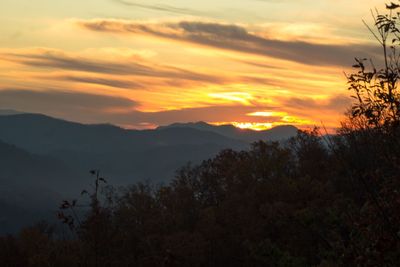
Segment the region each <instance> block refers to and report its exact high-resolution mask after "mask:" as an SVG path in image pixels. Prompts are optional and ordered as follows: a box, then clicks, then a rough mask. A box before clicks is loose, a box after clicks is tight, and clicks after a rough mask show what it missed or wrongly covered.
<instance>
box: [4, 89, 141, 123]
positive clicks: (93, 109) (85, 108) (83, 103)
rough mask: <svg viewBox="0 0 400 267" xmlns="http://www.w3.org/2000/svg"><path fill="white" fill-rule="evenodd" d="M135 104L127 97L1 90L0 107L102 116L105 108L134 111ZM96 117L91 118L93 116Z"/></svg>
mask: <svg viewBox="0 0 400 267" xmlns="http://www.w3.org/2000/svg"><path fill="white" fill-rule="evenodd" d="M137 105H138V103H137V102H135V101H132V100H130V99H127V98H121V97H113V96H105V95H96V94H87V93H80V92H67V91H50V90H45V91H34V90H25V89H19V88H18V89H2V90H0V108H1V109H15V110H19V111H25V112H37V113H44V114H51V115H57V116H63V117H66V118H70V117H73V118H75V119H76V120H79V116H82V117H85V116H87V115H88V114H92V116H93V115H94V114H97V115H96V116H97V117H101V114H102V113H103V112H104V110H106V109H112V108H118V109H133V108H135V107H136V106H137ZM96 116H93V118H94V117H96Z"/></svg>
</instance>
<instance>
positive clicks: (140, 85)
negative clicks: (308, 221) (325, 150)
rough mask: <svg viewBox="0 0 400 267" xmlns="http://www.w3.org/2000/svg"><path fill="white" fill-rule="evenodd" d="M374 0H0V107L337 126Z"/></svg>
mask: <svg viewBox="0 0 400 267" xmlns="http://www.w3.org/2000/svg"><path fill="white" fill-rule="evenodd" d="M384 3H385V2H384V1H382V0H380V1H378V0H318V1H315V0H313V1H311V0H218V1H215V0H213V1H211V0H202V1H197V0H193V1H187V0H186V1H184V0H164V1H159V0H84V1H82V0H34V1H32V0H1V2H0V109H14V110H19V111H26V112H38V113H44V114H48V115H51V116H55V117H59V118H65V119H68V120H73V121H79V122H84V123H113V124H117V125H120V126H122V127H127V128H140V129H143V128H154V127H156V126H158V125H166V124H170V123H173V122H189V121H206V122H209V123H215V124H221V123H234V124H235V125H237V126H240V127H250V128H254V129H262V128H269V127H272V126H276V125H283V124H292V125H296V126H298V127H300V128H307V127H313V126H314V125H317V126H320V125H321V123H323V124H324V125H325V126H326V127H327V128H334V127H336V126H338V125H339V122H340V120H341V119H342V118H343V113H344V112H345V111H346V108H347V107H349V105H350V98H349V92H348V91H347V89H346V79H345V76H344V74H343V72H349V71H351V70H350V68H349V67H350V66H351V65H352V64H353V60H354V57H378V55H379V49H377V47H376V46H375V43H374V42H373V40H372V38H371V36H370V34H369V33H368V30H367V29H366V28H365V26H364V25H363V24H362V19H365V20H367V21H371V17H370V14H369V12H370V8H375V7H377V8H379V9H381V10H383V8H384Z"/></svg>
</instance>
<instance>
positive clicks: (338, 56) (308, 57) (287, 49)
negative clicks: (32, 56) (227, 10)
mask: <svg viewBox="0 0 400 267" xmlns="http://www.w3.org/2000/svg"><path fill="white" fill-rule="evenodd" d="M79 24H80V25H81V26H82V27H84V28H86V29H89V30H92V31H98V32H110V33H120V34H142V35H151V36H154V37H158V38H164V39H169V40H174V41H180V42H187V43H192V44H197V45H202V46H208V47H212V48H217V49H224V50H231V51H236V52H241V53H250V54H256V55H261V56H267V57H273V58H277V59H283V60H289V61H294V62H297V63H302V64H307V65H321V66H346V67H347V66H349V65H350V64H351V63H352V61H353V58H354V57H355V56H359V57H377V55H379V52H378V48H377V47H375V46H372V45H368V44H359V45H339V44H318V43H311V42H304V41H284V40H275V39H271V38H268V37H265V36H261V35H258V34H256V33H252V32H250V31H249V30H247V29H246V28H244V27H242V26H238V25H231V24H221V23H209V22H196V21H181V22H178V23H158V24H145V23H138V22H129V21H117V20H94V21H82V22H80V23H79Z"/></svg>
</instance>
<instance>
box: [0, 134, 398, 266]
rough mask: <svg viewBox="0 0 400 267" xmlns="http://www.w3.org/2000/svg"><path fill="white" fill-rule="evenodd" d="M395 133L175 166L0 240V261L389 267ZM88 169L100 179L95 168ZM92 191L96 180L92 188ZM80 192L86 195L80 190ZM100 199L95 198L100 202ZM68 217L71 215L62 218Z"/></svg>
mask: <svg viewBox="0 0 400 267" xmlns="http://www.w3.org/2000/svg"><path fill="white" fill-rule="evenodd" d="M396 133H398V131H397V130H396V131H395V130H393V131H383V130H382V129H380V130H377V129H369V130H354V129H350V128H343V129H342V132H341V133H340V134H339V135H337V136H335V137H333V138H330V139H329V140H325V139H323V138H321V137H319V135H317V134H316V132H310V133H305V132H300V133H299V134H298V136H297V137H295V138H292V139H291V140H289V141H288V142H287V143H286V144H279V143H265V142H261V141H260V142H257V143H254V144H253V145H252V147H251V149H250V150H249V151H241V152H235V151H232V150H225V151H222V152H221V153H219V155H218V156H216V157H215V158H213V159H210V160H207V161H204V162H203V163H202V164H200V165H199V166H186V167H184V168H182V169H181V170H180V171H179V172H178V173H177V175H176V178H175V179H174V180H173V181H172V182H171V183H170V184H169V185H167V186H151V185H148V184H137V185H134V186H131V187H129V188H125V189H123V190H122V191H118V192H115V191H113V190H110V187H104V186H101V185H105V184H104V182H103V181H102V180H101V179H100V180H99V179H96V183H98V184H99V188H98V189H100V188H101V187H103V189H104V190H102V192H103V193H104V194H105V195H104V196H105V197H98V195H97V194H99V193H100V190H99V192H96V190H94V191H90V192H87V194H88V195H89V196H90V198H91V205H90V207H91V208H90V210H89V211H88V214H87V216H86V217H84V218H83V220H82V221H79V218H78V217H74V209H78V207H76V206H78V204H76V203H74V202H64V203H62V208H63V214H64V216H65V217H64V222H66V223H67V225H68V224H69V226H70V227H69V229H71V231H72V233H74V235H73V236H72V237H71V238H68V239H64V238H60V235H59V234H56V233H55V232H54V231H53V230H52V228H51V227H49V226H48V225H47V224H45V223H41V224H38V225H36V226H33V227H30V228H27V229H24V230H22V231H21V232H20V234H19V235H18V236H15V237H11V236H10V237H3V238H1V239H0V262H2V266H357V265H358V266H396V265H397V264H398V262H400V250H399V246H398V245H399V244H400V243H399V230H400V226H399V224H398V222H399V219H400V218H399V216H400V209H399V208H400V202H399V201H400V195H399V192H400V191H399V190H400V180H399V173H400V172H399V166H400V165H399V158H398V155H399V152H400V146H399V142H398V140H400V139H399V138H398V136H397V135H396ZM97 178H99V177H97ZM95 188H96V187H95ZM84 193H86V192H84ZM100 199H101V201H100ZM69 216H71V217H69Z"/></svg>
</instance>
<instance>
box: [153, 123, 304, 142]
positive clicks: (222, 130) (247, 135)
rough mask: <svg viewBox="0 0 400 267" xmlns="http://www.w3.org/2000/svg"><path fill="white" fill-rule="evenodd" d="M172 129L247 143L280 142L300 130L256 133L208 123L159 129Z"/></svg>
mask: <svg viewBox="0 0 400 267" xmlns="http://www.w3.org/2000/svg"><path fill="white" fill-rule="evenodd" d="M171 128H191V129H197V130H203V131H209V132H214V133H218V134H220V135H223V136H226V137H229V138H233V139H237V140H242V141H246V142H255V141H258V140H268V141H280V140H284V139H288V138H290V137H293V136H295V135H296V133H297V131H298V129H297V128H296V127H294V126H292V125H282V126H277V127H274V128H272V129H269V130H263V131H254V130H249V129H240V128H237V127H235V126H233V125H230V124H227V125H211V124H208V123H206V122H202V121H200V122H195V123H193V122H191V123H174V124H171V125H168V126H161V127H158V129H171Z"/></svg>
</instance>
